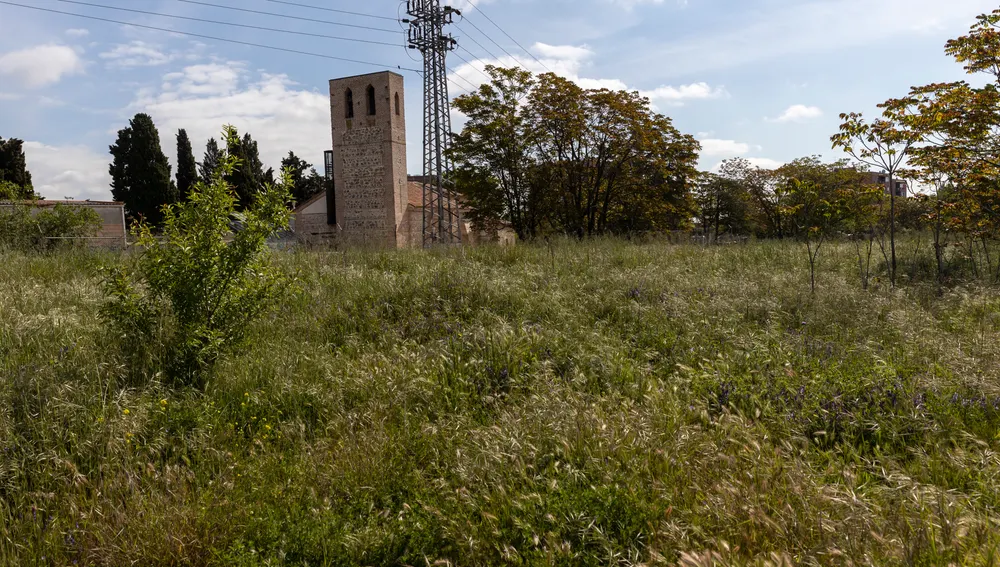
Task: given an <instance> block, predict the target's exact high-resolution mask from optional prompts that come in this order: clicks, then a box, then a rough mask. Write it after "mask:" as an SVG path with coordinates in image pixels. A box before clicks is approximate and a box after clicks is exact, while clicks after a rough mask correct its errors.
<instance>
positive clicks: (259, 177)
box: [226, 134, 273, 210]
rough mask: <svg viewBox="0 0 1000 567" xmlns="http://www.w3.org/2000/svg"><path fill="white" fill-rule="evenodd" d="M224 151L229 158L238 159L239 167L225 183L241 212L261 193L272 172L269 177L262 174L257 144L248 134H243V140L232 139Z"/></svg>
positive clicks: (262, 166) (227, 177)
mask: <svg viewBox="0 0 1000 567" xmlns="http://www.w3.org/2000/svg"><path fill="white" fill-rule="evenodd" d="M226 149H227V151H228V152H229V155H230V156H233V157H236V158H237V159H239V165H237V166H236V168H235V169H234V170H233V172H232V173H231V174H230V175H227V176H226V182H227V183H229V185H230V186H231V187H232V188H233V190H234V191H236V196H237V198H238V199H239V208H240V210H242V209H245V208H246V207H248V206H250V203H251V202H253V198H254V196H255V195H257V194H258V193H260V192H261V191H263V189H264V185H265V184H266V183H268V181H269V180H268V177H269V176H270V177H273V172H271V173H270V175H269V173H265V172H264V164H263V163H262V162H261V161H260V153H259V152H258V151H257V142H255V141H254V139H253V138H251V137H250V134H244V135H243V138H235V137H234V141H233V142H232V143H231V144H228V145H227V148H226Z"/></svg>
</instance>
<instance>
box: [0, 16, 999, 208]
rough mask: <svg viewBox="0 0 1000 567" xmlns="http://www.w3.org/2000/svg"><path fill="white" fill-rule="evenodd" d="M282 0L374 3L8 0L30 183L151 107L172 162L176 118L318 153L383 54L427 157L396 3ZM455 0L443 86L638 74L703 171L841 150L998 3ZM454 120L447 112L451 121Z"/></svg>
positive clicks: (15, 123) (6, 120)
mask: <svg viewBox="0 0 1000 567" xmlns="http://www.w3.org/2000/svg"><path fill="white" fill-rule="evenodd" d="M294 2H295V3H298V4H309V5H312V6H320V7H325V8H328V9H332V10H346V11H352V12H361V13H364V14H367V15H371V16H378V17H363V16H356V15H350V14H344V13H338V12H332V11H321V10H316V9H310V8H308V7H303V6H294V5H290V4H287V3H281V2H276V1H274V0H199V1H191V0H88V1H87V2H82V1H80V2H77V1H72V2H71V1H68V0H2V1H0V137H3V138H20V139H23V140H25V142H26V144H25V152H26V155H27V160H28V166H29V169H30V171H31V173H32V176H33V178H34V185H35V189H36V191H37V192H39V193H41V194H42V195H43V196H45V197H46V198H50V199H63V198H73V199H95V200H96V199H109V198H110V187H109V184H110V178H109V176H108V164H109V162H110V155H109V153H108V147H109V146H110V145H111V144H113V143H114V141H115V138H116V136H117V131H118V130H119V129H121V128H123V127H126V126H127V125H128V121H129V119H130V118H131V117H132V116H134V115H135V114H136V113H138V112H146V113H148V114H150V115H151V116H152V117H153V120H154V121H155V123H156V125H157V127H158V129H159V133H160V140H161V145H162V147H163V150H164V152H165V153H166V154H167V155H168V157H170V159H171V161H172V162H174V161H175V159H174V156H175V155H176V142H175V135H176V132H177V130H178V129H179V128H185V129H187V131H188V133H189V135H190V136H191V139H192V140H193V142H194V145H195V155H196V158H198V159H199V160H200V157H201V154H202V153H203V151H204V145H205V142H206V141H207V140H208V138H209V137H212V136H218V135H219V133H220V131H221V129H222V126H223V125H225V124H232V125H234V126H236V127H237V129H238V130H239V131H240V132H241V133H243V132H249V133H250V134H251V135H252V136H253V137H254V139H255V140H257V141H258V145H259V147H260V152H261V158H262V159H263V161H264V163H265V164H266V165H268V166H273V167H275V168H276V169H277V168H278V167H279V166H280V161H281V159H282V157H284V156H285V155H287V153H288V152H289V151H294V152H295V153H296V154H297V155H299V156H300V157H302V158H303V159H305V160H307V161H309V162H311V163H314V164H317V166H318V168H317V169H319V170H321V169H322V163H323V152H324V151H325V150H326V149H328V148H329V147H330V145H331V143H332V142H331V134H330V107H329V100H328V97H329V94H328V92H329V87H328V81H329V80H330V79H333V78H337V77H344V76H351V75H358V74H363V73H370V72H377V71H381V70H386V69H391V70H394V71H396V72H399V73H401V74H402V75H403V76H404V78H405V81H406V85H407V91H406V97H405V105H406V113H407V115H408V116H409V117H410V121H409V122H408V124H407V139H408V141H409V144H408V148H407V153H408V163H409V171H410V173H413V174H418V173H420V171H419V169H420V167H421V159H420V152H421V149H420V142H421V133H422V125H421V123H420V117H421V105H422V95H421V92H420V87H421V79H420V76H419V75H418V74H417V73H415V72H413V71H412V69H420V68H421V66H422V64H421V62H420V61H419V59H417V57H418V54H416V53H413V52H411V51H408V50H406V49H405V48H404V47H403V44H404V35H403V32H402V31H401V28H400V24H399V23H398V22H396V21H394V20H395V19H397V18H399V17H400V14H401V11H402V10H401V3H400V2H399V1H398V0H294ZM11 3H13V4H23V5H27V6H32V7H35V8H44V9H47V10H54V11H58V12H66V13H69V14H75V15H69V14H66V13H54V12H51V11H49V12H46V11H40V10H34V9H29V8H25V7H19V6H13V5H11ZM206 4H215V5H216V6H210V5H206ZM97 5H99V6H97ZM452 5H453V6H455V7H456V8H459V9H461V10H462V12H463V15H462V17H461V18H458V19H457V20H456V24H455V25H453V26H451V27H450V30H449V31H450V32H451V33H452V34H453V35H454V36H455V38H456V39H457V40H458V42H459V45H460V46H461V47H460V49H459V50H457V51H456V52H454V53H453V54H451V55H449V63H448V64H449V67H450V68H451V71H452V72H451V78H452V82H450V83H449V87H450V89H451V94H452V95H459V94H462V93H463V92H466V91H467V90H469V89H471V88H472V87H474V86H476V85H478V84H480V83H481V82H482V81H484V80H485V78H484V76H483V74H481V73H480V72H479V69H481V68H482V67H483V66H484V65H485V64H487V63H493V64H501V65H507V66H511V65H521V66H524V67H526V68H528V69H529V70H531V71H535V72H541V71H545V70H547V69H548V70H552V71H554V72H557V73H559V74H561V75H564V76H566V77H568V78H571V79H572V80H574V81H576V82H578V83H579V84H581V85H582V86H584V87H588V88H598V87H608V88H614V89H628V90H636V91H639V92H640V93H642V94H643V95H645V96H647V97H649V99H650V101H651V103H652V105H653V106H654V107H655V108H656V109H657V111H659V112H662V113H663V114H665V115H667V116H669V117H671V118H672V119H673V120H674V124H675V126H676V127H677V128H678V129H680V130H681V131H682V132H685V133H689V134H692V135H694V136H696V137H697V138H698V139H699V140H700V142H701V144H702V153H701V162H700V166H701V167H702V168H703V169H705V170H711V169H713V168H715V167H717V166H718V164H719V163H720V162H721V161H722V160H724V159H727V158H733V157H743V158H746V159H748V160H750V161H751V162H752V163H754V164H757V165H760V166H762V167H775V166H778V165H780V164H782V163H785V162H788V161H790V160H792V159H795V158H797V157H804V156H810V155H820V156H822V158H823V159H824V160H827V161H831V160H834V159H838V158H840V157H844V156H843V155H841V154H839V153H838V152H836V151H833V150H831V148H830V141H829V139H830V135H832V134H833V133H835V132H836V130H837V127H838V125H839V122H840V121H839V118H838V116H839V114H840V113H842V112H853V111H857V112H864V113H865V114H866V115H872V114H874V113H875V112H876V111H877V107H876V105H877V104H878V103H879V102H881V101H884V100H886V99H888V98H892V97H897V96H902V95H904V94H906V92H907V91H908V90H909V88H910V87H911V86H915V85H923V84H928V83H933V82H942V81H951V80H960V79H963V78H965V75H964V72H963V70H962V68H961V66H960V65H958V64H957V63H955V62H954V61H953V60H952V59H950V58H949V57H947V56H946V55H945V54H944V52H943V47H944V44H945V42H946V41H947V40H948V39H949V38H953V37H957V36H959V35H961V34H963V33H965V32H966V31H967V30H968V28H969V26H970V25H972V23H973V22H974V21H975V17H976V15H978V14H981V13H984V12H989V11H992V10H994V9H996V8H998V7H1000V1H998V0H489V1H487V0H479V1H478V2H474V3H470V1H469V0H456V2H455V3H453V4H452ZM218 6H230V7H239V8H243V9H248V10H256V11H258V12H266V13H268V14H262V13H246V12H238V11H233V10H226V9H224V8H220V7H218ZM111 8H124V9H128V10H143V11H148V12H154V13H156V14H160V15H150V14H140V13H135V12H128V11H122V10H115V9H111ZM164 14H166V15H172V16H178V17H181V18H196V19H201V20H211V21H213V22H216V23H207V22H201V21H193V20H190V19H181V18H168V17H165V16H163V15H164ZM81 15H83V16H90V17H91V18H103V20H101V19H87V18H84V17H81ZM280 16H290V17H280ZM403 17H405V16H403ZM105 20H116V21H117V22H125V23H129V24H137V25H142V26H150V27H153V28H162V29H163V30H172V31H161V30H154V29H149V28H142V27H135V26H130V25H123V24H122V23H116V22H108V21H105ZM223 24H241V25H244V26H257V27H259V28H260V27H263V28H280V29H283V30H288V31H294V32H299V33H306V34H313V35H311V36H307V35H298V34H289V33H279V32H275V31H270V30H262V29H250V28H241V27H235V26H231V25H223ZM340 24H346V25H340ZM353 26H364V27H365V28H374V29H365V28H359V27H353ZM174 32H185V33H187V34H196V35H182V34H180V33H174ZM198 36H201V37H198ZM206 36H207V37H206ZM316 36H337V37H343V38H349V39H352V40H364V41H368V42H375V43H363V42H361V41H344V40H335V39H331V38H329V37H316ZM223 39H228V40H233V41H236V42H244V43H254V44H260V45H266V46H269V47H271V48H280V49H281V50H279V49H268V48H264V47H259V46H250V45H245V44H240V43H232V42H225V41H222V40H223ZM283 50H284V51H283ZM293 51H298V52H308V53H309V54H306V53H293ZM310 54H312V55H310ZM317 55H321V56H323V57H320V56H317ZM335 58H341V59H352V60H356V61H360V62H363V63H358V62H347V61H342V60H338V59H335ZM463 59H464V61H463ZM460 125H461V117H456V120H455V126H456V127H460Z"/></svg>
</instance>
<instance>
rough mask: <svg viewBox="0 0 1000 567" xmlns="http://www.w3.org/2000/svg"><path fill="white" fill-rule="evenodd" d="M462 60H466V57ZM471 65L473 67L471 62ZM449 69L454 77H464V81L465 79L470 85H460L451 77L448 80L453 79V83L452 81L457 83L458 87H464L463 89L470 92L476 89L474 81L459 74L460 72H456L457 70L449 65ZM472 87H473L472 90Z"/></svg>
mask: <svg viewBox="0 0 1000 567" xmlns="http://www.w3.org/2000/svg"><path fill="white" fill-rule="evenodd" d="M462 60H463V61H465V60H464V59H462ZM466 63H468V61H466ZM469 66H470V67H471V66H472V65H471V64H470V65H469ZM448 71H449V72H450V73H451V74H452V75H453V76H454V77H455V78H456V79H462V81H464V82H465V84H467V85H469V86H468V87H463V86H462V85H460V84H458V83H456V82H455V81H453V80H452V78H451V77H448V80H449V81H451V83H452V84H453V85H455V86H456V87H458V88H460V89H462V90H465V91H469V92H472V91H474V90H476V85H475V84H474V83H473V82H472V81H470V80H469V79H466V78H465V77H463V76H461V75H459V74H458V73H457V72H456V71H455V70H454V69H452V68H451V67H448ZM470 89H471V91H470Z"/></svg>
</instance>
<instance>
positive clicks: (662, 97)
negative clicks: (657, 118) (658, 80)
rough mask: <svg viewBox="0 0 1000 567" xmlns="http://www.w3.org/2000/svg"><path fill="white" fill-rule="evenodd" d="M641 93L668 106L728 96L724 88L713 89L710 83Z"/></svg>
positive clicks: (668, 87) (660, 88)
mask: <svg viewBox="0 0 1000 567" xmlns="http://www.w3.org/2000/svg"><path fill="white" fill-rule="evenodd" d="M639 93H640V94H641V95H642V96H644V97H647V98H648V99H649V100H651V101H653V102H654V103H656V102H657V101H659V102H663V103H666V104H673V105H677V104H683V103H684V101H687V100H704V99H712V98H724V97H726V96H728V93H727V92H726V89H724V88H722V87H715V88H712V87H711V86H709V85H708V83H691V84H690V85H681V86H679V87H671V86H663V87H659V88H656V89H653V90H651V91H639Z"/></svg>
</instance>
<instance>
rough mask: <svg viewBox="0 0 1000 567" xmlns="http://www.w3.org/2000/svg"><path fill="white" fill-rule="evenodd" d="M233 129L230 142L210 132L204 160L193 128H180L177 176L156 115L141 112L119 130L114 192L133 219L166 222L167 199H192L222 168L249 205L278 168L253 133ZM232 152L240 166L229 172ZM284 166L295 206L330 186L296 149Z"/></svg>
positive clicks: (112, 168) (240, 204) (241, 205)
mask: <svg viewBox="0 0 1000 567" xmlns="http://www.w3.org/2000/svg"><path fill="white" fill-rule="evenodd" d="M232 134H233V135H231V136H229V137H228V139H227V140H223V142H224V144H225V147H220V146H219V142H218V141H217V140H216V139H215V138H214V137H213V138H210V139H209V140H208V141H207V143H206V144H205V152H204V155H203V157H202V160H201V161H197V160H196V159H195V157H194V150H193V148H192V145H191V140H190V138H189V136H188V133H187V131H186V130H185V129H183V128H182V129H180V130H178V131H177V134H176V148H177V154H176V155H177V159H176V163H177V172H176V175H175V176H173V177H172V176H171V169H172V168H171V166H170V163H169V161H168V160H167V156H166V154H164V152H163V149H162V146H161V144H160V136H159V132H158V130H157V128H156V125H155V124H154V122H153V118H152V117H151V116H150V115H148V114H146V113H138V114H136V115H135V116H134V117H133V118H132V119H131V120H130V121H129V125H128V126H127V127H125V128H122V129H121V130H119V131H118V137H117V139H116V141H115V143H114V144H113V145H112V146H110V153H111V155H112V163H111V164H110V165H109V168H108V170H109V173H110V175H111V194H112V197H113V198H114V199H115V200H116V201H121V202H123V203H124V204H125V214H126V217H127V219H128V221H129V222H130V223H134V222H136V221H138V220H143V221H145V222H146V223H148V224H149V225H150V226H153V227H157V226H160V225H161V224H162V222H163V208H164V207H165V206H166V205H171V204H174V203H178V202H184V201H186V200H187V199H188V197H189V196H190V195H191V191H192V189H193V187H194V186H195V184H197V183H198V182H200V181H204V182H210V181H211V180H213V179H214V178H215V176H216V175H217V174H222V175H223V179H224V180H225V182H226V183H227V184H228V186H229V187H230V188H231V190H232V191H233V192H234V193H235V195H236V198H237V207H236V209H237V210H238V211H242V210H244V209H245V208H247V207H248V206H249V205H250V203H251V202H252V200H253V198H254V196H255V195H257V194H259V193H261V192H262V191H263V190H264V187H265V186H266V185H273V184H274V182H275V172H274V169H273V168H267V169H265V168H264V164H263V162H262V161H261V159H260V152H259V149H258V146H257V142H256V141H255V140H254V139H253V137H252V136H251V135H250V134H249V133H244V134H243V135H242V137H241V136H239V135H238V133H237V132H236V130H235V129H233V131H232ZM226 156H231V157H233V158H235V166H234V167H232V168H230V169H228V170H226V171H225V172H224V173H223V172H221V165H222V163H223V160H224V159H225V157H226ZM281 167H282V170H283V171H284V170H287V171H289V173H290V175H291V177H292V183H293V185H292V188H291V189H292V190H291V200H290V201H289V203H288V206H289V207H292V206H294V204H295V203H298V202H302V201H304V200H306V199H308V198H310V197H311V196H313V195H315V194H317V193H319V192H321V191H323V190H325V189H326V188H327V185H328V182H327V180H326V178H325V177H324V176H322V175H320V174H319V173H317V172H316V169H315V168H314V167H313V165H312V164H310V163H308V162H307V161H305V160H303V159H301V158H300V157H298V156H297V155H295V153H294V152H292V151H289V152H288V156H286V157H285V158H284V159H283V160H282V162H281Z"/></svg>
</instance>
